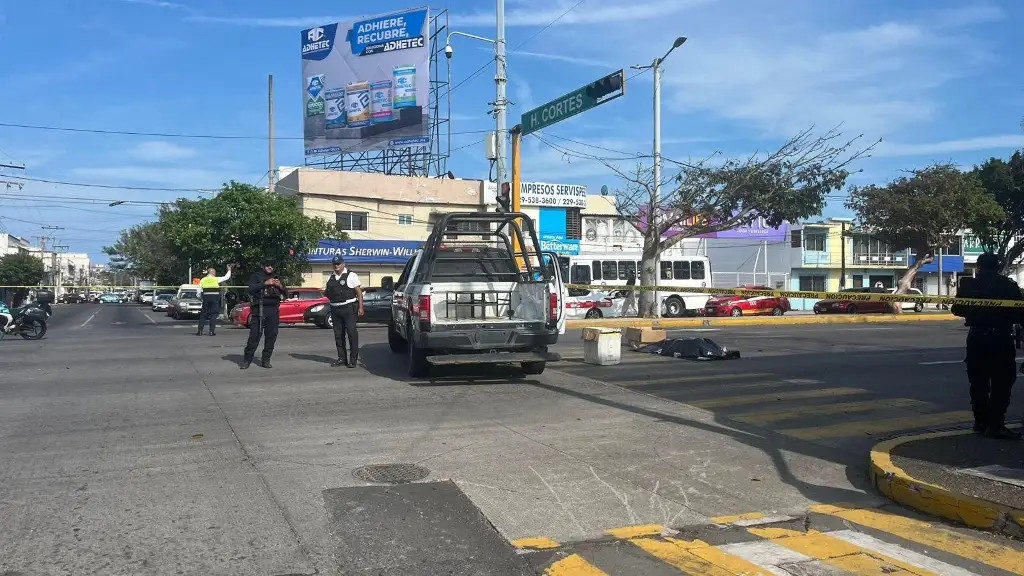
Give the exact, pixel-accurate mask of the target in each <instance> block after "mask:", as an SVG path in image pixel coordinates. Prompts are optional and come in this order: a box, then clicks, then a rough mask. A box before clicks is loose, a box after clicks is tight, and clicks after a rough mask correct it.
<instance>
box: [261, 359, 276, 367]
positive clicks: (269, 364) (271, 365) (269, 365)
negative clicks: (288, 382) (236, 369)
mask: <svg viewBox="0 0 1024 576" xmlns="http://www.w3.org/2000/svg"><path fill="white" fill-rule="evenodd" d="M260 366H263V367H264V368H267V369H268V370H269V369H270V368H273V367H274V365H273V364H271V363H270V358H264V359H263V360H262V361H261V362H260Z"/></svg>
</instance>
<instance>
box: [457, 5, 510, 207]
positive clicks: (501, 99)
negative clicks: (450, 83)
mask: <svg viewBox="0 0 1024 576" xmlns="http://www.w3.org/2000/svg"><path fill="white" fill-rule="evenodd" d="M504 12H505V8H504V0H498V12H497V14H498V39H497V40H491V39H490V38H485V37H483V36H477V35H476V34H467V33H466V32H459V31H453V32H449V33H448V37H447V38H446V39H445V41H444V55H445V58H447V59H448V67H449V68H448V77H449V78H451V59H452V56H453V55H454V54H455V49H454V48H452V44H451V41H452V36H465V37H466V38H472V39H474V40H480V41H483V42H487V43H489V44H492V45H494V61H495V63H496V64H497V72H496V73H495V75H494V85H495V92H496V97H495V99H494V123H495V133H494V139H495V143H494V148H495V153H496V154H495V155H496V156H497V157H498V158H497V167H498V178H497V180H498V182H497V185H498V189H499V190H500V189H501V185H502V183H504V182H505V178H506V176H505V164H506V162H505V134H506V132H507V131H508V129H507V121H506V117H505V113H506V104H507V102H506V100H505V80H506V78H505V76H506V74H505V24H504ZM448 105H449V108H450V107H451V90H448Z"/></svg>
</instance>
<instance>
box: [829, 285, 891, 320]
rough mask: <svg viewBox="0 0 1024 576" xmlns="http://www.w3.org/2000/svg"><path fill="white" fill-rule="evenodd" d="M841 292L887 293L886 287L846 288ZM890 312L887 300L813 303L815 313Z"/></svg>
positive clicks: (837, 300) (839, 300)
mask: <svg viewBox="0 0 1024 576" xmlns="http://www.w3.org/2000/svg"><path fill="white" fill-rule="evenodd" d="M841 292H850V293H852V294H888V293H889V290H888V289H887V288H847V289H845V290H841ZM888 312H892V304H889V303H888V302H858V301H850V300H842V299H835V300H818V301H817V302H816V303H815V304H814V313H815V314H868V313H878V314H885V313H888Z"/></svg>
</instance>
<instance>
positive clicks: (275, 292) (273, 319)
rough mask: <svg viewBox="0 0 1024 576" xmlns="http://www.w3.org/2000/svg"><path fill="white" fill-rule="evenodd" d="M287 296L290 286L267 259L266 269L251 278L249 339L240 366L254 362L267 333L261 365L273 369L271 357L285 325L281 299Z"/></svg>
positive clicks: (243, 366)
mask: <svg viewBox="0 0 1024 576" xmlns="http://www.w3.org/2000/svg"><path fill="white" fill-rule="evenodd" d="M287 297H288V289H287V288H286V287H285V285H284V283H283V282H281V277H280V276H277V275H276V274H274V262H273V261H272V260H266V261H264V262H263V269H262V270H260V271H257V272H254V273H253V274H252V276H250V277H249V308H250V313H249V340H248V341H247V342H246V343H245V352H244V353H243V354H242V364H241V365H240V366H239V368H241V369H242V370H245V369H246V368H248V367H249V365H250V364H252V361H253V358H254V357H255V356H256V348H257V347H258V346H259V345H260V336H262V335H263V334H266V339H265V340H264V342H263V355H262V361H261V365H262V366H263V367H264V368H271V365H270V356H271V355H272V354H273V353H274V344H275V343H276V342H277V330H278V327H279V326H280V325H281V301H282V300H284V299H285V298H287Z"/></svg>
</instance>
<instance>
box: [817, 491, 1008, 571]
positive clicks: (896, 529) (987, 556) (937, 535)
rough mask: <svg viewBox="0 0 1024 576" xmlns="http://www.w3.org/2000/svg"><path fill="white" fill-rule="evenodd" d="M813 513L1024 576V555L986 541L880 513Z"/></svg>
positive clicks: (821, 509)
mask: <svg viewBox="0 0 1024 576" xmlns="http://www.w3.org/2000/svg"><path fill="white" fill-rule="evenodd" d="M810 511H811V512H817V513H818V514H827V515H829V516H835V517H837V518H842V519H843V520H847V521H850V522H853V523H854V524H860V525H861V526H867V527H869V528H874V529H876V530H880V531H882V532H887V533H889V534H892V535H894V536H898V537H900V538H903V539H904V540H909V541H910V542H917V543H918V544H923V545H925V546H928V547H930V548H936V549H938V550H942V551H943V552H949V553H951V554H955V555H956V556H959V557H961V558H967V559H968V560H974V561H975V562H980V563H982V564H987V565H988V566H992V567H994V568H999V569H1000V570H1005V571H1007V572H1011V573H1013V574H1021V575H1024V553H1021V552H1018V551H1016V550H1014V549H1013V548H1010V547H1007V546H1002V545H1000V544H996V543H994V542H986V541H984V540H979V539H977V538H972V537H970V536H967V535H964V534H959V533H957V532H953V531H951V530H946V529H943V528H938V527H935V526H933V525H931V524H929V523H927V522H921V521H920V520H915V519H913V518H905V517H903V516H896V515H894V514H888V513H886V512H881V511H879V510H871V509H866V508H847V507H843V506H832V505H817V506H811V507H810Z"/></svg>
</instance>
